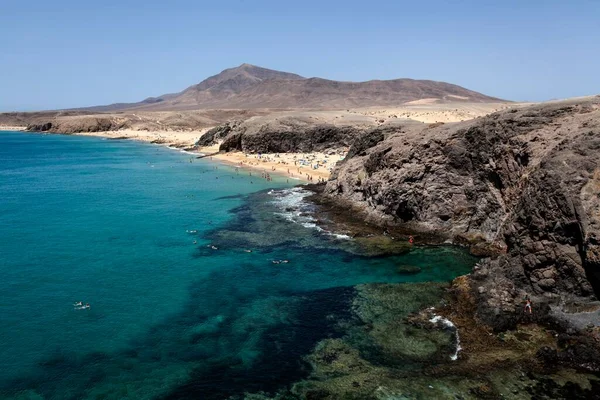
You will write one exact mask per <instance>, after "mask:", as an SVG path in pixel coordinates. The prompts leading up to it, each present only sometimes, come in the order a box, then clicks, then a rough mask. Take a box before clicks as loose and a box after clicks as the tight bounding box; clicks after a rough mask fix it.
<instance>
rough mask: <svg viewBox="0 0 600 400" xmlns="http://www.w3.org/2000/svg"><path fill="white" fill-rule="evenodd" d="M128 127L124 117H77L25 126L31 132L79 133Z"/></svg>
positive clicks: (43, 121) (42, 121)
mask: <svg viewBox="0 0 600 400" xmlns="http://www.w3.org/2000/svg"><path fill="white" fill-rule="evenodd" d="M128 127H129V125H128V123H127V119H124V118H111V117H78V118H63V119H54V120H52V121H47V120H41V121H38V122H33V123H30V124H29V125H28V126H27V130H28V131H33V132H58V133H80V132H107V131H118V130H120V129H126V128H128Z"/></svg>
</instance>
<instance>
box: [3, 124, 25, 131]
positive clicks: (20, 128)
mask: <svg viewBox="0 0 600 400" xmlns="http://www.w3.org/2000/svg"><path fill="white" fill-rule="evenodd" d="M26 129H27V127H26V126H12V125H0V131H17V132H19V131H23V132H24V131H25V130H26Z"/></svg>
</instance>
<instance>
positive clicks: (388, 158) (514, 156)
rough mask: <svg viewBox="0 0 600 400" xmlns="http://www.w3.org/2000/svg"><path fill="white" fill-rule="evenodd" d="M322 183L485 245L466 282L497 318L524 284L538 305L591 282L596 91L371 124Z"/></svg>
mask: <svg viewBox="0 0 600 400" xmlns="http://www.w3.org/2000/svg"><path fill="white" fill-rule="evenodd" d="M384 136H385V137H384ZM324 194H325V196H328V197H330V198H333V199H336V200H337V201H342V202H344V203H349V204H352V205H353V206H354V207H355V208H356V209H358V210H360V211H361V212H362V213H363V214H364V215H365V216H366V217H367V219H368V220H369V221H371V222H374V223H377V224H380V225H386V226H402V227H405V228H410V229H411V230H413V231H415V232H435V233H436V234H437V235H442V236H445V237H446V239H447V240H450V241H452V242H454V243H456V244H463V245H467V246H470V248H471V251H472V252H473V253H474V254H478V255H487V256H491V257H489V258H487V259H484V260H482V262H480V264H479V265H478V266H477V268H476V271H474V273H473V274H472V277H471V285H472V287H473V290H474V292H476V294H477V296H478V298H479V301H478V302H477V304H478V305H479V306H478V308H479V312H478V315H479V316H480V317H481V319H482V320H483V321H484V322H487V323H488V324H490V325H492V326H493V327H496V328H498V329H505V328H508V327H511V326H514V325H515V324H516V323H517V322H518V320H519V318H520V317H519V316H520V315H522V301H523V297H524V295H525V294H529V295H531V296H534V304H536V305H539V306H540V307H541V309H544V308H545V306H543V304H545V303H553V302H556V301H558V299H559V298H560V299H562V300H563V301H564V300H565V299H566V298H567V297H590V296H593V295H594V293H595V292H594V289H595V291H596V294H598V293H600V247H599V235H600V229H599V228H600V225H599V224H600V212H599V211H600V97H595V98H588V99H584V100H579V101H571V102H556V103H549V104H543V105H537V106H532V107H527V108H522V109H512V110H508V111H504V112H500V113H495V114H491V115H489V116H487V117H484V118H479V119H476V120H473V121H469V122H466V123H459V124H446V125H439V124H432V125H429V126H423V125H414V124H413V125H408V124H407V125H404V126H399V127H396V128H395V131H393V132H386V134H385V135H382V134H378V133H376V132H374V133H372V134H371V135H368V136H365V137H362V138H361V139H360V140H358V141H356V142H355V143H354V145H353V146H352V147H351V149H350V152H349V156H348V157H347V158H346V160H345V161H344V163H343V164H342V165H341V166H340V167H339V168H338V170H337V171H336V173H334V175H333V176H332V179H330V181H329V182H328V183H327V185H326V187H325V190H324ZM538 308H539V307H538Z"/></svg>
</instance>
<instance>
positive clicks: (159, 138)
mask: <svg viewBox="0 0 600 400" xmlns="http://www.w3.org/2000/svg"><path fill="white" fill-rule="evenodd" d="M5 128H11V127H8V126H6V127H4V126H0V130H10V131H22V132H30V133H48V134H57V135H76V136H91V137H100V138H105V139H112V140H115V139H123V140H135V141H139V142H144V143H152V144H158V145H162V146H165V147H167V148H170V149H174V150H185V151H186V152H188V153H189V154H191V155H195V156H203V157H202V158H209V159H210V160H215V161H218V162H221V163H223V164H226V165H230V166H233V167H235V168H243V169H248V170H250V171H251V170H255V171H260V172H261V175H262V178H263V179H265V178H266V177H270V175H277V176H280V177H285V178H287V179H288V182H289V179H293V180H296V181H298V182H299V183H319V182H324V181H327V179H329V176H330V175H331V172H332V170H333V169H334V167H335V164H336V163H337V162H338V161H340V160H342V159H343V158H344V156H345V152H343V153H341V152H336V153H333V154H326V153H324V152H308V153H266V154H251V153H243V152H228V153H219V145H213V146H208V147H197V146H196V142H197V141H198V139H199V138H200V137H201V136H202V135H203V134H204V133H205V132H206V131H207V130H208V129H209V128H206V129H202V130H200V131H135V130H119V131H103V132H77V133H60V132H34V131H26V130H25V129H26V127H12V128H13V129H5ZM259 176H260V175H259Z"/></svg>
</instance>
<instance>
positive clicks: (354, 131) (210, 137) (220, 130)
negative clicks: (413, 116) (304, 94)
mask: <svg viewBox="0 0 600 400" xmlns="http://www.w3.org/2000/svg"><path fill="white" fill-rule="evenodd" d="M361 132H362V129H360V128H357V127H353V126H335V125H329V124H319V123H316V122H314V121H311V120H308V119H306V118H301V117H298V118H292V117H288V118H281V119H277V120H273V121H268V122H265V121H261V120H255V119H252V118H251V119H249V120H247V121H244V122H243V123H226V124H224V125H220V126H217V127H216V128H214V129H211V130H210V131H208V132H206V133H205V134H204V135H203V136H202V137H201V138H200V140H199V141H198V144H199V145H202V146H207V145H212V144H215V143H217V142H218V141H222V143H221V145H220V147H219V150H221V151H244V152H248V153H289V152H312V151H324V150H328V149H331V148H347V147H349V146H350V145H351V144H352V143H353V142H354V140H355V138H357V137H358V136H359V134H360V133H361Z"/></svg>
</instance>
